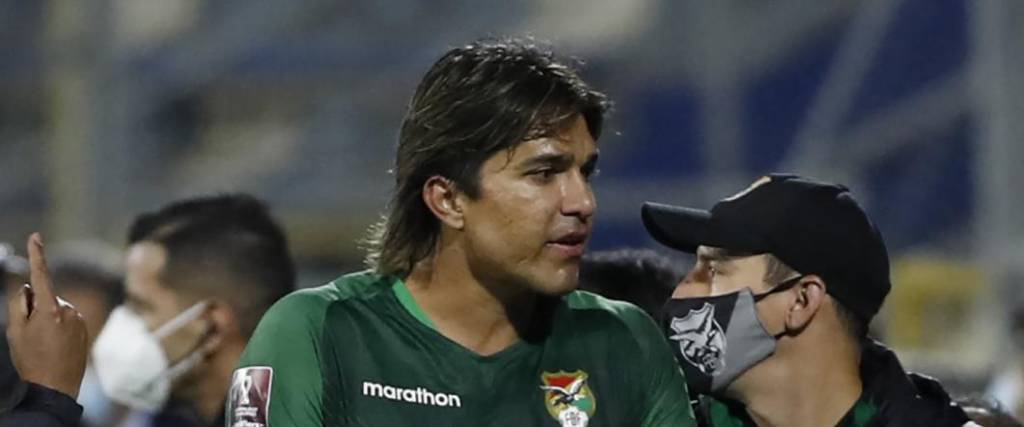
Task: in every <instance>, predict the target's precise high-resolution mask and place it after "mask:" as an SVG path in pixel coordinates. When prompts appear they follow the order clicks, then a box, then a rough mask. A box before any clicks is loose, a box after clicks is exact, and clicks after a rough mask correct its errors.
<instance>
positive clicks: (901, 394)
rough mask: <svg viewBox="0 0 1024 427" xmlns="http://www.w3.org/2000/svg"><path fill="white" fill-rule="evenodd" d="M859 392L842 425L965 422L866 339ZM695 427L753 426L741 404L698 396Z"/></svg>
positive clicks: (946, 426) (935, 391) (911, 426)
mask: <svg viewBox="0 0 1024 427" xmlns="http://www.w3.org/2000/svg"><path fill="white" fill-rule="evenodd" d="M860 376H861V382H862V384H863V391H862V393H861V397H860V399H859V400H858V401H857V402H856V404H855V405H854V407H853V408H851V409H850V412H849V413H848V414H847V415H846V416H845V417H844V418H843V419H842V420H841V421H840V422H839V424H838V426H841V427H961V426H963V425H964V424H966V423H967V422H968V421H969V420H968V418H967V415H966V414H964V411H963V410H961V409H960V407H958V406H956V405H955V404H954V403H953V402H952V400H951V399H950V397H949V394H947V393H946V391H945V390H943V388H942V385H941V384H939V382H938V381H935V380H934V379H932V378H929V377H926V376H923V375H918V374H913V373H907V372H906V371H904V370H903V366H902V365H901V364H900V361H899V359H897V358H896V354H895V353H893V352H892V350H889V349H888V348H886V347H885V346H884V345H882V344H881V343H878V342H875V341H866V342H865V343H864V350H863V353H861V364H860ZM694 410H695V411H696V413H697V424H698V425H699V426H704V427H721V426H723V425H729V426H734V425H743V426H754V425H755V424H754V423H753V421H751V420H750V418H749V417H748V416H747V414H746V410H745V409H744V408H743V406H742V405H740V404H738V403H737V402H733V401H726V400H717V399H715V398H712V397H709V396H700V397H699V398H698V400H697V401H696V405H695V407H694Z"/></svg>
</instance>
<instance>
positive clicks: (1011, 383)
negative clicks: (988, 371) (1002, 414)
mask: <svg viewBox="0 0 1024 427" xmlns="http://www.w3.org/2000/svg"><path fill="white" fill-rule="evenodd" d="M1009 330H1010V336H1011V337H1012V339H1011V340H1010V345H1011V346H1012V349H1011V350H1012V351H1010V352H1009V353H1010V355H1009V357H1006V359H1005V360H1006V361H1005V362H1003V365H1002V366H1000V367H999V369H998V370H997V371H996V372H995V375H994V376H993V378H992V380H991V382H990V383H989V385H988V389H987V390H986V394H987V395H989V396H992V397H993V398H994V399H995V400H996V401H998V402H999V404H1000V405H1001V406H1002V407H1003V408H1006V409H1007V410H1008V411H1010V413H1013V414H1014V415H1016V416H1017V417H1021V416H1022V415H1024V305H1021V304H1018V305H1017V307H1016V308H1014V309H1013V311H1012V312H1011V315H1010V327H1009Z"/></svg>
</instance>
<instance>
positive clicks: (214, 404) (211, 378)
mask: <svg viewBox="0 0 1024 427" xmlns="http://www.w3.org/2000/svg"><path fill="white" fill-rule="evenodd" d="M243 349H244V344H242V345H238V344H229V343H225V344H224V346H223V347H222V348H220V349H219V350H218V352H217V353H216V354H215V355H213V356H212V359H210V361H209V363H210V364H211V366H210V370H209V372H208V373H206V374H205V375H204V376H203V379H202V381H201V382H200V383H199V387H198V389H197V390H196V395H195V396H194V397H193V398H192V399H190V400H191V401H192V402H193V403H192V404H193V405H194V406H193V407H194V408H195V411H196V414H197V415H199V417H200V419H201V421H202V422H203V424H206V425H213V423H214V422H215V421H217V417H219V416H220V415H221V413H223V411H224V401H225V399H226V398H227V395H228V390H229V389H230V388H231V375H232V374H233V373H234V369H235V365H236V364H237V363H238V360H239V359H240V358H241V356H242V350H243Z"/></svg>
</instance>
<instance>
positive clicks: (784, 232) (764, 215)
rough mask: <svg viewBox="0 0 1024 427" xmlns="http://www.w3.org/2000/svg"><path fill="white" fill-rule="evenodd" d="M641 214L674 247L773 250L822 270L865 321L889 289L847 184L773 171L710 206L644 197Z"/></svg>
mask: <svg viewBox="0 0 1024 427" xmlns="http://www.w3.org/2000/svg"><path fill="white" fill-rule="evenodd" d="M641 217H642V218H643V222H644V226H645V227H646V228H647V232H648V233H650V234H651V236H652V237H654V239H655V240H657V241H658V242H660V243H661V244H663V245H666V246H668V247H671V248H674V249H678V250H681V251H684V252H690V253H694V252H696V251H697V247H698V246H702V245H703V246H712V247H718V248H723V249H728V250H735V251H742V252H750V253H757V254H762V253H770V254H772V255H774V256H775V257H777V258H779V259H780V260H781V261H782V262H784V263H786V265H788V266H790V267H792V268H793V269H795V270H796V271H798V272H800V273H801V274H815V275H818V276H820V277H821V278H822V279H824V280H825V282H826V291H827V292H828V293H829V294H830V295H832V297H833V298H835V299H837V300H838V301H840V302H841V303H842V304H843V305H844V306H845V307H846V308H848V309H850V311H852V312H854V313H856V314H857V315H858V316H860V317H861V319H862V320H864V321H870V320H871V318H872V317H874V315H875V314H876V313H878V309H879V308H881V306H882V303H883V302H884V301H885V297H886V295H888V294H889V290H890V289H891V288H892V284H891V283H890V281H889V254H888V251H887V250H886V248H885V242H884V241H883V240H882V235H881V233H880V232H879V231H878V228H877V227H875V225H874V224H873V223H872V222H871V220H870V219H868V216H867V214H866V213H865V212H864V209H863V208H861V206H860V204H858V203H857V201H856V200H855V199H854V198H853V195H851V194H850V190H849V189H847V188H846V187H844V186H842V185H838V184H832V183H828V182H821V181H815V180H812V179H808V178H804V177H800V176H797V175H791V174H771V175H767V176H764V177H762V178H761V179H759V180H757V181H756V182H754V183H753V184H752V185H751V186H750V187H748V188H747V189H746V190H743V191H741V192H740V193H738V194H736V195H734V196H732V197H729V198H727V199H723V200H721V201H719V202H718V203H715V205H714V206H713V207H712V208H711V210H710V211H706V210H700V209H693V208H686V207H680V206H671V205H666V204H660V203H652V202H647V203H644V205H643V208H642V209H641Z"/></svg>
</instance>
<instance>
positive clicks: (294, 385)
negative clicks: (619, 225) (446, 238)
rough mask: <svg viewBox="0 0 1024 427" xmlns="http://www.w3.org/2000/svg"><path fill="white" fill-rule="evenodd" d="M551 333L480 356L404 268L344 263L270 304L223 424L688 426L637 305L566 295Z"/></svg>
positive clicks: (666, 353)
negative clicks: (407, 279)
mask: <svg viewBox="0 0 1024 427" xmlns="http://www.w3.org/2000/svg"><path fill="white" fill-rule="evenodd" d="M551 316H552V320H553V323H552V325H551V327H550V330H549V332H548V333H547V334H545V335H544V337H543V338H541V339H537V340H520V341H519V342H517V343H516V344H513V345H512V346H510V347H509V348H506V349H505V350H502V351H501V352H499V353H497V354H493V355H489V356H481V355H478V354H476V353H473V352H472V351H470V350H468V349H466V348H465V347H462V346H460V345H459V344H457V343H455V342H453V341H451V340H449V339H448V338H446V337H445V336H444V335H441V334H440V333H438V331H437V330H436V329H435V328H434V327H433V324H432V323H431V321H430V319H429V318H428V317H427V316H425V315H424V313H423V311H422V310H421V309H420V308H419V307H418V306H417V305H416V303H415V301H414V300H413V299H412V297H411V295H409V293H408V290H407V289H406V288H405V285H404V283H403V282H402V281H401V280H398V279H395V278H392V277H382V276H379V275H376V274H373V273H365V272H364V273H356V274H350V275H347V276H343V277H341V278H339V279H337V280H335V281H334V282H331V283H329V284H327V285H325V286H322V287H319V288H315V289H307V290H301V291H298V292H295V293H293V294H291V295H289V296H287V297H285V298H284V299H282V300H281V301H279V302H278V303H277V304H276V305H274V307H272V308H271V309H270V311H268V312H267V314H266V315H265V316H264V317H263V319H262V321H261V322H260V325H259V327H258V328H257V329H256V332H255V334H254V335H253V337H252V339H251V340H250V342H249V345H248V347H246V349H245V352H244V354H243V355H242V359H241V361H240V362H239V369H237V370H236V371H235V374H234V376H233V378H232V386H231V391H230V393H229V396H228V407H227V414H226V418H227V420H228V423H227V424H228V426H229V427H262V426H269V427H313V426H316V427H319V426H331V427H334V426H559V425H561V426H574V427H584V426H590V427H600V426H608V427H613V426H614V427H620V426H694V425H695V424H696V422H695V420H694V418H693V412H692V409H691V408H690V405H689V398H688V396H687V393H686V383H685V381H684V380H683V377H682V374H681V373H680V370H679V367H678V365H677V364H676V362H675V360H674V358H673V356H672V353H671V351H670V350H669V348H668V344H667V342H666V340H665V339H664V338H663V336H662V335H661V332H660V331H659V329H658V328H657V326H656V325H655V324H654V322H653V321H652V320H651V319H650V318H649V317H648V316H647V315H646V314H645V313H643V312H642V311H641V310H640V309H638V308H636V307H634V306H632V305H630V304H627V303H623V302H617V301H611V300H607V299H604V298H601V297H599V296H596V295H593V294H590V293H586V292H580V291H577V292H573V293H570V294H569V295H566V296H564V297H562V298H561V299H560V300H559V301H558V303H557V307H556V308H555V309H554V311H553V314H552V315H551Z"/></svg>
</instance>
